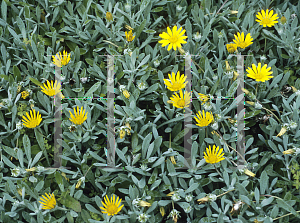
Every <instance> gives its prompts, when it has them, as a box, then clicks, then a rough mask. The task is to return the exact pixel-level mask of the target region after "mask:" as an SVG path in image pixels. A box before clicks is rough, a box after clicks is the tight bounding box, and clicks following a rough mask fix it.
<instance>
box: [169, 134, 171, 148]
mask: <svg viewBox="0 0 300 223" xmlns="http://www.w3.org/2000/svg"><path fill="white" fill-rule="evenodd" d="M169 140H170V141H169V148H171V132H170V139H169Z"/></svg>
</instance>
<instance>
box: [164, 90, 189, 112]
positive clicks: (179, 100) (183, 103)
mask: <svg viewBox="0 0 300 223" xmlns="http://www.w3.org/2000/svg"><path fill="white" fill-rule="evenodd" d="M179 94H180V97H179V96H178V94H177V93H175V95H173V98H172V97H171V98H170V99H171V100H169V101H168V103H170V104H173V105H174V106H175V107H176V108H185V107H189V104H190V102H191V93H187V92H184V96H183V93H182V90H180V92H179Z"/></svg>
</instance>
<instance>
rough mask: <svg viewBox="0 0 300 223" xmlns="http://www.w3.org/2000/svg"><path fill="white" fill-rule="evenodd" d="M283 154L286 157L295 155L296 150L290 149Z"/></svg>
mask: <svg viewBox="0 0 300 223" xmlns="http://www.w3.org/2000/svg"><path fill="white" fill-rule="evenodd" d="M282 153H283V154H285V155H289V154H293V153H295V150H294V149H288V150H285V151H283V152H282Z"/></svg>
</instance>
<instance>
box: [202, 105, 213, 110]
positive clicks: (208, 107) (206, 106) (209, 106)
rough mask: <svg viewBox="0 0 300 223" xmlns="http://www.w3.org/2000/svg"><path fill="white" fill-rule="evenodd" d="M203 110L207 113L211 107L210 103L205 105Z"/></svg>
mask: <svg viewBox="0 0 300 223" xmlns="http://www.w3.org/2000/svg"><path fill="white" fill-rule="evenodd" d="M204 109H205V110H208V111H209V110H211V109H212V105H211V104H210V103H206V104H204Z"/></svg>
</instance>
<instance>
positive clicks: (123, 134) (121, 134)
mask: <svg viewBox="0 0 300 223" xmlns="http://www.w3.org/2000/svg"><path fill="white" fill-rule="evenodd" d="M125 134H126V132H125V130H124V129H122V130H121V131H120V139H123V138H124V136H125Z"/></svg>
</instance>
